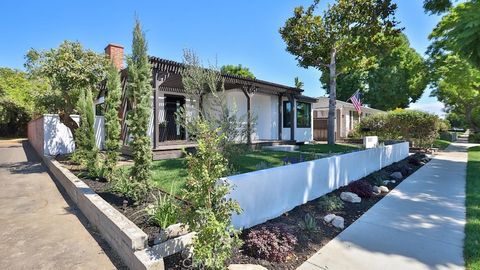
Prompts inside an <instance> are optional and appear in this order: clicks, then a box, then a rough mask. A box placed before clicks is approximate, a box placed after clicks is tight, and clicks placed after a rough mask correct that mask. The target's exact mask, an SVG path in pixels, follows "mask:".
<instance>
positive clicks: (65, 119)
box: [58, 111, 78, 141]
mask: <svg viewBox="0 0 480 270" xmlns="http://www.w3.org/2000/svg"><path fill="white" fill-rule="evenodd" d="M58 117H59V118H60V122H61V123H63V124H64V125H65V126H67V127H68V128H69V129H70V131H71V132H72V137H73V140H74V141H75V131H76V130H77V128H78V124H77V122H75V120H73V118H72V117H71V116H70V114H69V113H66V112H64V111H62V112H60V113H59V114H58Z"/></svg>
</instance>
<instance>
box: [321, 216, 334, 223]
mask: <svg viewBox="0 0 480 270" xmlns="http://www.w3.org/2000/svg"><path fill="white" fill-rule="evenodd" d="M335 217H336V215H335V214H328V215H326V216H324V217H323V220H325V222H327V223H330V222H332V220H333V219H334V218H335Z"/></svg>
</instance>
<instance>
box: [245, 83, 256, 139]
mask: <svg viewBox="0 0 480 270" xmlns="http://www.w3.org/2000/svg"><path fill="white" fill-rule="evenodd" d="M257 90H258V88H257V87H255V86H252V85H250V86H244V87H242V91H243V94H245V97H246V98H247V144H248V145H251V144H252V108H251V107H252V105H251V104H252V97H253V95H255V93H256V92H257Z"/></svg>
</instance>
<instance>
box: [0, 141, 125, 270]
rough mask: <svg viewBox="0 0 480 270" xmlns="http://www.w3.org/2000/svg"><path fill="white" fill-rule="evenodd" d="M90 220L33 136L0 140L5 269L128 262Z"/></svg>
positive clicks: (0, 255)
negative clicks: (61, 185)
mask: <svg viewBox="0 0 480 270" xmlns="http://www.w3.org/2000/svg"><path fill="white" fill-rule="evenodd" d="M85 220H86V219H85V218H84V217H83V216H82V215H81V213H77V211H76V210H75V209H74V208H72V207H71V206H70V205H69V204H68V203H67V202H66V201H65V198H64V197H63V196H62V194H61V193H60V192H59V190H58V188H57V186H56V185H55V182H54V181H53V180H52V178H51V177H50V175H49V174H48V173H47V172H46V169H45V167H44V166H43V165H42V164H41V162H40V159H39V157H38V156H37V155H36V154H35V153H34V151H33V148H32V147H31V146H30V145H29V143H28V142H27V141H0V228H1V229H0V269H4V270H6V269H15V270H18V269H69V270H71V269H117V268H123V267H124V266H122V264H121V263H119V260H118V259H117V258H116V257H115V254H114V253H113V252H112V251H111V250H110V249H109V247H108V245H106V244H105V242H104V241H103V240H102V239H101V237H100V236H99V235H98V234H96V233H95V231H94V230H92V229H88V230H87V229H86V227H85V226H84V224H85V225H86V226H87V227H88V223H86V221H85ZM102 247H103V248H102Z"/></svg>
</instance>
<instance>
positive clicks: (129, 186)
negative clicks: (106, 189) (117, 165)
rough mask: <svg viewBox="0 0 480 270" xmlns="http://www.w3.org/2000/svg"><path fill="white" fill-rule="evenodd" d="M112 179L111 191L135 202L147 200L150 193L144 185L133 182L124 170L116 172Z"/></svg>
mask: <svg viewBox="0 0 480 270" xmlns="http://www.w3.org/2000/svg"><path fill="white" fill-rule="evenodd" d="M112 179H113V181H111V185H110V190H111V191H112V192H115V193H118V194H120V195H122V196H123V197H126V198H129V199H132V200H134V201H138V200H140V199H141V198H145V195H146V194H147V192H148V190H146V189H145V187H144V186H143V185H141V184H139V183H137V182H134V181H132V180H131V179H130V177H129V174H128V172H126V171H125V170H123V169H118V170H114V172H113V178H112Z"/></svg>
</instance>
